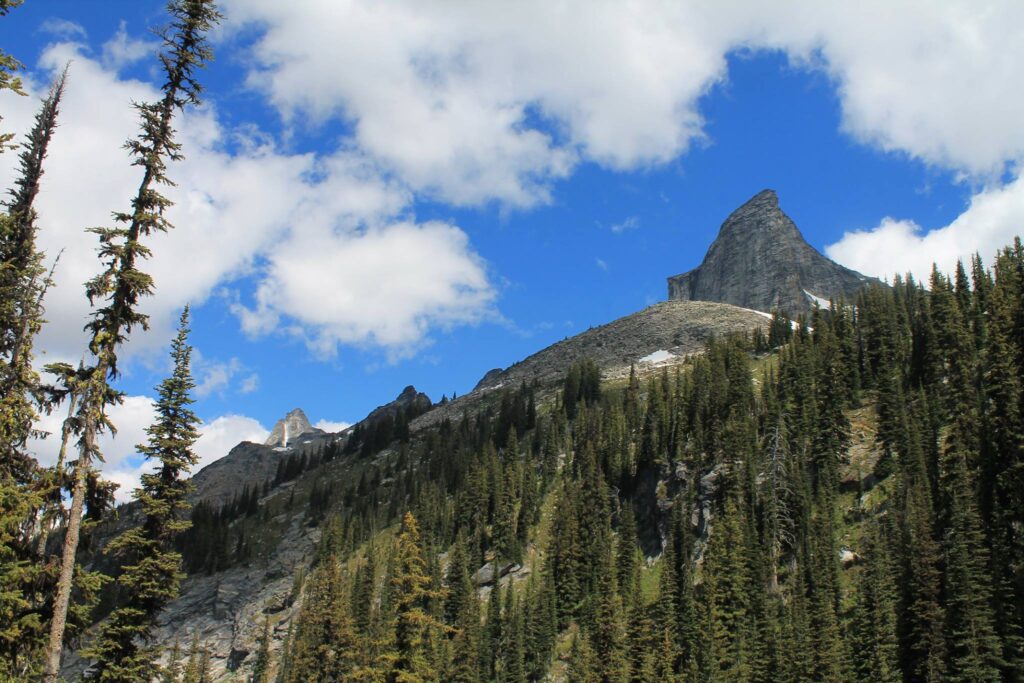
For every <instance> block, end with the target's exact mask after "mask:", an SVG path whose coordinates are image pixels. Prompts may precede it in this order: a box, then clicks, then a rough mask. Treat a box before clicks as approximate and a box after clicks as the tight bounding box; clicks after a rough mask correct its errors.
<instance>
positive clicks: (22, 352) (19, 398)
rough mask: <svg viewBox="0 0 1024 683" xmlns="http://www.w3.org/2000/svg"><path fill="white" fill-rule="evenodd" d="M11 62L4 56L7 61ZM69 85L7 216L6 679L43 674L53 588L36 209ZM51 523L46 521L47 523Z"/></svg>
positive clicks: (31, 153) (0, 223) (53, 98)
mask: <svg viewBox="0 0 1024 683" xmlns="http://www.w3.org/2000/svg"><path fill="white" fill-rule="evenodd" d="M5 57H6V56H5V55H3V53H0V62H2V60H3V59H4V58H5ZM3 73H4V72H3V70H2V68H0V74H3ZM64 83H65V78H64V75H61V77H60V78H58V80H57V81H56V82H55V83H54V85H53V87H52V88H51V89H50V93H49V95H48V96H47V97H46V99H45V100H43V103H42V107H41V108H40V111H39V113H38V114H37V115H36V120H35V125H34V127H33V129H32V131H31V133H30V134H29V136H28V142H27V144H26V145H25V149H24V151H23V152H22V154H21V155H20V175H19V177H18V180H17V181H16V182H15V187H14V188H12V190H11V201H9V202H7V203H6V205H5V209H6V211H5V212H4V213H2V214H0V676H4V675H7V676H29V675H33V674H34V673H35V671H34V667H36V666H38V664H39V661H38V656H37V651H38V650H39V649H40V647H41V646H42V642H41V641H42V638H43V631H42V627H43V619H44V618H45V617H44V615H43V614H41V610H40V609H39V607H40V605H39V604H38V601H37V600H35V599H34V598H33V595H32V593H33V592H34V590H35V589H34V588H33V586H35V587H36V589H37V588H38V587H40V586H45V585H47V584H48V583H49V581H50V578H49V577H47V576H45V575H44V572H43V563H42V558H41V557H39V554H40V552H39V550H40V548H39V544H38V543H36V545H35V548H33V545H32V538H31V535H30V533H29V532H30V531H31V530H32V528H33V526H34V525H33V524H31V523H29V522H30V520H31V518H32V517H33V516H36V517H42V515H40V513H39V510H40V508H41V507H42V506H43V505H44V503H45V502H46V501H47V495H46V493H47V491H46V489H47V486H46V483H47V478H48V477H47V476H46V475H45V474H44V473H42V472H41V471H40V470H39V467H38V465H37V464H36V462H35V460H34V459H33V458H32V457H31V455H30V454H29V453H28V450H27V446H26V442H27V441H28V438H29V437H30V436H31V434H32V432H33V423H34V421H35V420H36V419H37V417H38V411H39V409H40V408H42V409H44V410H47V409H49V407H50V403H51V401H50V396H49V395H48V394H47V392H46V391H44V388H43V387H42V386H41V383H40V381H39V375H38V373H36V371H35V370H34V368H33V366H32V358H33V354H32V347H33V341H34V338H35V335H36V334H37V333H38V331H39V329H40V327H41V325H42V323H43V320H42V315H43V296H44V294H45V292H46V289H47V286H48V285H49V284H50V281H51V279H50V277H48V276H47V275H46V272H45V270H44V268H43V267H42V259H43V254H42V253H40V252H39V251H38V249H37V248H36V231H37V229H36V226H35V208H34V202H35V198H36V195H37V194H38V192H39V187H40V179H41V178H42V174H43V160H44V159H45V157H46V152H47V147H48V145H49V142H50V139H51V138H52V135H53V132H54V129H55V127H56V123H57V114H58V111H59V108H60V101H61V97H62V95H63V92H64ZM2 85H3V82H2V81H0V86H2ZM2 145H3V143H2V141H0V148H2ZM48 521H49V520H48V519H46V520H43V519H40V523H41V524H44V523H46V522H48ZM44 528H45V527H44ZM41 535H45V531H44V532H42V533H41ZM43 550H45V548H44V549H43Z"/></svg>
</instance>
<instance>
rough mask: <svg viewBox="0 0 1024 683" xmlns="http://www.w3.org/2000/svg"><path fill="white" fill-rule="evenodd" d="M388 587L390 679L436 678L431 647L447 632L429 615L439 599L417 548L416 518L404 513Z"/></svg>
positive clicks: (405, 682) (407, 682)
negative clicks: (391, 597) (391, 604)
mask: <svg viewBox="0 0 1024 683" xmlns="http://www.w3.org/2000/svg"><path fill="white" fill-rule="evenodd" d="M391 576H392V578H391V585H392V586H393V587H394V590H395V607H396V611H397V616H396V619H395V650H396V657H395V663H394V667H393V669H392V674H391V680H392V681H395V682H396V683H418V682H420V681H432V680H436V679H437V678H438V673H437V671H436V670H435V668H434V665H433V660H434V652H433V650H434V648H436V647H437V646H438V644H439V643H440V639H441V637H442V636H443V635H444V633H445V631H446V629H445V626H444V624H442V623H440V622H439V621H438V620H437V618H436V617H434V616H432V615H431V614H430V613H429V609H428V608H429V603H430V601H431V600H435V599H437V598H439V597H442V596H441V595H439V594H438V591H436V590H434V589H432V588H431V585H430V584H431V581H430V576H429V575H428V574H427V572H426V561H425V560H424V558H423V550H422V548H421V546H420V531H419V525H418V524H417V522H416V518H415V517H413V515H412V513H411V512H406V513H405V517H404V518H403V519H402V532H401V533H400V534H399V536H398V543H397V545H396V548H395V561H394V571H393V572H392V575H391Z"/></svg>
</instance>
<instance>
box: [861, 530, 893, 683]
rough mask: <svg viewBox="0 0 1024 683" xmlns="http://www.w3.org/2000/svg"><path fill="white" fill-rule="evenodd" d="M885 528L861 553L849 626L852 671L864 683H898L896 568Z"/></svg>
mask: <svg viewBox="0 0 1024 683" xmlns="http://www.w3.org/2000/svg"><path fill="white" fill-rule="evenodd" d="M889 531H890V530H889V529H888V528H887V525H883V524H877V523H876V524H875V525H873V528H872V530H871V532H870V533H869V535H868V537H867V544H866V546H865V548H864V550H863V552H862V553H861V555H862V557H863V559H864V563H865V565H864V567H863V568H862V569H861V572H860V575H859V578H858V581H857V603H856V607H855V610H854V618H853V624H852V639H853V647H852V648H851V652H852V653H853V668H854V672H855V674H856V677H857V680H858V681H862V682H863V683H874V682H876V681H877V682H878V683H899V682H900V681H902V680H903V672H902V671H901V669H900V663H899V633H898V630H897V627H898V622H897V617H898V611H897V610H898V598H899V594H898V591H897V589H896V574H895V567H894V566H893V563H892V558H891V557H890V555H889V552H888V548H887V547H886V534H887V533H888V532H889Z"/></svg>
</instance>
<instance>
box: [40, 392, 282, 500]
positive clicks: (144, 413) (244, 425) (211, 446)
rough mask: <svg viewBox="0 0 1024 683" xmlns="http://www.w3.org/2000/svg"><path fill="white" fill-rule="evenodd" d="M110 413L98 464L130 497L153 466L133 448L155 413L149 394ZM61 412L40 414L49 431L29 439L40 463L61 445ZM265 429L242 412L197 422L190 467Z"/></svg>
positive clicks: (263, 434) (260, 436)
mask: <svg viewBox="0 0 1024 683" xmlns="http://www.w3.org/2000/svg"><path fill="white" fill-rule="evenodd" d="M108 414H109V416H110V419H111V421H112V422H113V423H114V425H115V426H116V427H117V433H116V434H110V433H104V434H102V435H101V436H100V439H99V446H100V451H101V452H102V453H103V459H104V462H102V463H98V466H99V468H100V470H101V471H102V472H103V476H104V478H106V479H108V480H109V481H113V482H115V483H116V484H118V490H117V493H116V496H117V500H118V502H121V503H123V502H126V501H129V500H131V497H132V491H133V490H134V489H135V488H137V487H138V485H139V477H140V476H141V475H142V474H143V472H145V471H147V470H149V469H152V468H153V467H154V465H153V464H151V463H147V462H146V461H145V459H144V458H143V457H142V456H140V455H139V453H138V450H137V448H136V446H137V445H139V444H144V443H146V441H147V435H146V428H147V427H149V425H151V424H152V423H153V420H154V417H155V411H154V404H153V400H152V399H151V398H150V397H148V396H126V397H125V399H124V403H122V404H120V405H116V406H113V407H111V408H110V410H109V413H108ZM64 417H65V415H64V413H60V414H58V413H54V414H51V415H47V416H44V417H43V418H42V419H41V420H40V422H39V425H38V426H39V429H42V430H45V431H48V432H50V434H49V436H47V437H46V438H44V439H36V440H33V441H32V442H31V450H32V452H33V453H34V454H35V455H36V457H37V459H38V460H39V462H40V463H41V464H43V465H45V466H49V465H53V464H54V463H56V462H57V455H58V452H59V450H60V430H61V423H62V421H63V419H64ZM269 434H270V432H269V431H268V430H267V429H266V428H264V427H263V425H261V424H260V423H259V422H258V421H257V420H254V419H253V418H251V417H246V416H243V415H223V416H221V417H218V418H216V419H214V420H212V421H210V422H207V423H203V424H202V425H200V427H199V435H200V436H199V440H198V441H196V444H195V447H194V451H195V453H196V455H198V456H199V462H198V464H197V465H196V466H195V467H194V468H193V469H192V471H193V473H195V472H198V471H199V470H200V469H202V468H203V467H204V466H206V465H208V464H210V463H211V462H213V461H214V460H217V459H218V458H222V457H224V456H225V455H227V453H228V451H230V450H231V448H232V447H234V446H235V445H236V444H238V443H239V442H241V441H255V442H257V443H263V442H264V441H265V440H266V438H267V436H268V435H269ZM68 449H69V450H68V455H67V456H66V457H67V459H68V460H73V459H75V458H76V457H77V454H76V451H75V447H74V443H73V442H72V443H70V444H68Z"/></svg>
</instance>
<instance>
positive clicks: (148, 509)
mask: <svg viewBox="0 0 1024 683" xmlns="http://www.w3.org/2000/svg"><path fill="white" fill-rule="evenodd" d="M188 319H189V311H188V307H187V306H186V307H185V310H184V311H183V312H182V314H181V320H180V322H179V325H178V334H177V336H176V337H175V338H174V341H173V343H172V344H171V361H172V362H173V364H174V372H173V373H172V374H171V376H170V377H168V378H167V379H165V380H164V381H163V382H161V383H160V386H158V387H157V401H156V415H157V418H156V422H154V423H153V424H152V425H151V426H150V427H148V428H147V429H146V433H147V434H148V435H149V441H148V443H147V444H145V445H140V446H139V447H138V449H139V452H140V453H141V454H143V455H144V456H145V457H146V459H147V460H149V461H150V462H153V463H154V464H155V463H159V469H158V470H156V471H155V472H146V473H144V474H143V475H142V486H141V488H138V489H136V490H135V493H134V497H135V500H136V501H138V502H139V504H140V508H141V511H142V514H143V517H144V519H143V522H142V525H141V526H138V527H135V528H134V529H130V530H129V531H126V532H125V533H123V534H122V535H121V536H119V537H118V538H116V539H115V540H113V541H112V542H111V543H110V544H109V545H108V546H107V552H108V553H111V554H114V555H115V556H119V557H121V558H123V559H124V561H125V562H126V563H125V564H124V565H122V568H121V574H120V575H119V576H118V578H117V583H118V585H119V586H120V587H121V588H122V590H123V591H124V594H125V595H127V596H128V597H127V600H126V601H125V603H124V604H122V605H120V606H119V607H118V608H117V609H115V610H114V612H113V613H112V614H111V615H110V616H109V617H108V618H107V620H106V622H105V623H104V624H103V626H102V628H101V630H100V633H99V635H98V636H97V638H96V640H95V642H94V643H92V645H91V646H90V647H89V648H88V649H87V650H86V652H85V654H86V656H87V657H89V658H91V659H93V660H94V664H93V667H92V669H91V670H90V672H89V678H90V679H91V680H95V681H125V682H127V681H137V680H140V679H141V678H143V677H145V676H146V675H147V674H148V672H149V671H151V670H152V667H153V665H154V663H155V662H156V660H157V658H158V657H159V655H160V652H159V648H158V647H156V646H155V645H154V644H153V629H154V628H155V626H156V618H157V615H158V614H159V613H160V612H161V611H162V610H163V608H164V607H165V606H166V605H167V604H168V603H170V602H171V601H172V600H174V599H175V598H176V597H177V595H178V584H179V582H180V581H181V579H182V578H183V577H184V574H183V573H182V567H181V564H182V563H181V553H179V552H178V551H177V550H175V549H174V546H173V544H174V539H175V537H176V536H177V535H178V534H179V533H181V532H182V531H184V530H186V529H187V528H188V527H189V525H190V523H189V521H188V520H187V519H185V513H186V512H187V510H188V507H189V504H188V501H187V500H186V496H187V495H188V492H189V490H190V489H191V483H190V482H189V481H188V475H189V473H190V471H191V468H192V466H193V465H195V464H196V462H197V461H198V456H196V454H195V453H194V452H193V450H192V448H193V445H194V444H195V442H196V439H198V438H199V431H198V429H197V427H198V425H199V418H198V417H196V414H195V413H194V412H192V410H191V408H190V406H191V405H192V403H193V399H192V396H191V392H192V389H193V388H194V387H195V382H194V381H193V380H192V372H191V369H190V362H191V356H192V347H191V346H189V345H188V333H189V326H188Z"/></svg>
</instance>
